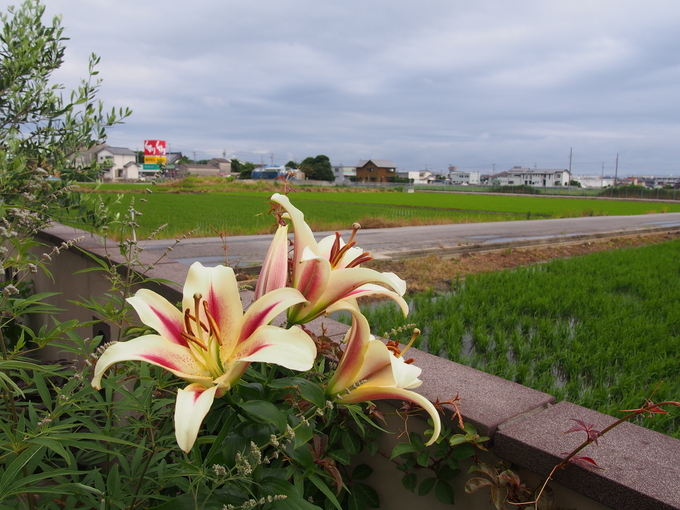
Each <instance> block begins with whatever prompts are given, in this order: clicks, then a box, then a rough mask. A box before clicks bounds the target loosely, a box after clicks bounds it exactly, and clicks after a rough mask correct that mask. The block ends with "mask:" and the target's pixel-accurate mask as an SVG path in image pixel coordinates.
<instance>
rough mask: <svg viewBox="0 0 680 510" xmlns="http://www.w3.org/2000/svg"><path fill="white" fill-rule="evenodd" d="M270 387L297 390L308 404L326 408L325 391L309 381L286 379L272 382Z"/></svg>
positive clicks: (298, 378)
mask: <svg viewBox="0 0 680 510" xmlns="http://www.w3.org/2000/svg"><path fill="white" fill-rule="evenodd" d="M269 386H270V387H272V388H277V389H283V388H297V390H298V391H299V392H300V395H301V396H302V398H304V399H305V400H307V401H308V402H311V403H312V404H314V405H315V406H316V407H318V408H320V409H324V408H325V407H326V394H325V393H324V391H323V390H322V389H321V388H319V386H318V385H316V384H314V383H313V382H312V381H308V380H307V379H303V378H302V377H286V378H284V379H278V380H275V381H272V382H271V383H270V384H269Z"/></svg>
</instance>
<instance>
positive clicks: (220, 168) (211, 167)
mask: <svg viewBox="0 0 680 510" xmlns="http://www.w3.org/2000/svg"><path fill="white" fill-rule="evenodd" d="M175 171H176V174H177V177H178V178H179V179H182V178H184V177H186V176H188V175H194V176H199V177H229V176H230V175H231V162H230V161H229V160H228V159H224V158H213V159H211V160H210V161H208V162H207V163H205V164H199V163H180V164H179V165H177V167H176V170H175Z"/></svg>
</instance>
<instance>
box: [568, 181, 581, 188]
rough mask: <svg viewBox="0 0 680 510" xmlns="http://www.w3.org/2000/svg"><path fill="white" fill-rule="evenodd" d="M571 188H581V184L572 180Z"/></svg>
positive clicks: (570, 182)
mask: <svg viewBox="0 0 680 510" xmlns="http://www.w3.org/2000/svg"><path fill="white" fill-rule="evenodd" d="M569 186H575V187H576V188H580V187H581V183H580V182H579V181H577V180H574V179H572V180H570V181H569Z"/></svg>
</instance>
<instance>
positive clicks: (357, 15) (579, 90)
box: [0, 0, 680, 175]
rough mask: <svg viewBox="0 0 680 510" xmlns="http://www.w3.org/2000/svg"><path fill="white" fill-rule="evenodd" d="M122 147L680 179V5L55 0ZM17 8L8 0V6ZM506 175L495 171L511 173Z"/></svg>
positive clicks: (586, 0) (597, 0)
mask: <svg viewBox="0 0 680 510" xmlns="http://www.w3.org/2000/svg"><path fill="white" fill-rule="evenodd" d="M44 2H45V3H46V5H47V16H48V17H49V19H51V17H52V16H53V15H55V14H60V13H61V14H62V15H63V20H62V23H63V25H64V26H65V27H66V29H67V30H66V35H67V36H68V37H70V41H68V42H67V52H66V63H65V65H64V66H63V68H62V69H61V70H60V71H59V72H58V73H57V74H56V75H55V77H56V78H57V79H58V80H59V81H60V82H62V83H65V84H67V85H69V86H70V87H71V88H72V87H73V86H74V85H75V84H76V83H77V79H78V78H79V77H83V76H84V75H85V72H86V69H87V57H88V55H89V54H90V53H91V52H95V53H97V54H98V55H99V56H101V65H100V66H99V70H100V77H101V78H102V79H103V80H104V81H103V85H102V89H101V93H100V98H101V99H102V100H103V101H104V102H105V104H106V106H108V107H111V106H116V107H118V106H129V107H130V108H131V109H132V110H133V111H134V113H133V115H132V117H130V118H129V119H128V120H127V121H126V123H125V125H122V126H119V127H116V128H114V129H112V130H111V131H110V136H109V144H111V145H114V146H122V147H129V148H131V149H133V150H135V149H141V148H142V142H143V140H144V139H161V140H166V141H167V142H168V145H169V148H170V150H172V151H182V152H183V153H184V154H185V155H188V156H189V157H193V155H194V152H195V154H196V157H197V158H198V159H204V158H211V157H221V156H222V155H223V153H225V154H226V156H227V157H228V158H230V157H238V158H239V159H241V160H245V161H253V162H256V163H259V162H261V161H263V162H265V163H271V162H272V160H273V162H274V163H275V164H283V163H286V162H287V161H288V160H291V159H293V160H296V161H300V160H302V159H304V158H305V157H307V156H316V155H317V154H326V155H327V156H329V157H330V159H331V162H332V163H333V164H346V165H356V164H357V163H358V162H359V160H361V159H389V160H392V161H393V162H394V164H395V165H396V166H397V167H398V170H421V169H425V168H427V169H430V170H443V169H446V168H447V167H448V166H449V165H455V166H457V167H458V168H459V169H467V170H479V171H482V172H490V171H492V170H493V169H494V168H495V170H496V171H501V170H507V169H508V168H510V167H512V166H528V167H534V166H537V167H538V168H568V166H569V151H570V148H573V160H572V171H573V173H574V174H596V175H599V174H600V173H601V171H602V166H603V164H604V173H605V175H606V174H611V175H613V173H614V167H615V162H616V155H617V153H618V154H619V175H628V174H648V175H650V174H657V175H661V174H675V175H680V122H679V121H680V87H679V86H678V85H679V84H680V31H679V28H678V27H679V26H680V2H678V1H677V0H654V1H652V2H640V1H639V0H635V1H627V0H612V1H607V0H568V1H564V0H562V1H559V2H558V1H550V0H536V1H529V0H515V1H512V2H510V1H508V0H477V1H465V2H464V1H460V0H437V1H428V0H421V1H419V2H417V3H416V2H408V1H402V2H397V1H395V0H362V1H355V0H344V1H323V0H309V1H297V0H285V1H284V0H248V1H234V0H181V1H180V0H164V1H151V0H44ZM12 3H16V2H15V1H13V2H10V1H8V0H0V5H2V6H3V10H5V8H6V6H7V5H9V4H12ZM494 165H495V167H494Z"/></svg>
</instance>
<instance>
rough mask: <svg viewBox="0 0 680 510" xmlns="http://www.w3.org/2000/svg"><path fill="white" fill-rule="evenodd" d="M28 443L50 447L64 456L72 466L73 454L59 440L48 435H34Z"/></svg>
mask: <svg viewBox="0 0 680 510" xmlns="http://www.w3.org/2000/svg"><path fill="white" fill-rule="evenodd" d="M27 442H28V443H33V444H39V445H42V446H45V447H46V448H49V449H50V450H52V451H53V452H54V453H56V454H57V455H59V456H60V457H62V458H63V459H64V460H65V461H66V463H67V464H68V465H69V466H70V465H71V459H72V456H71V455H70V454H69V453H68V452H67V451H66V449H65V448H64V447H63V446H62V445H61V444H60V443H59V442H58V441H54V440H52V439H50V438H49V436H48V437H34V438H31V439H29V440H28V441H27Z"/></svg>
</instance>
